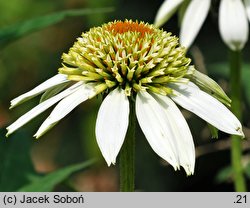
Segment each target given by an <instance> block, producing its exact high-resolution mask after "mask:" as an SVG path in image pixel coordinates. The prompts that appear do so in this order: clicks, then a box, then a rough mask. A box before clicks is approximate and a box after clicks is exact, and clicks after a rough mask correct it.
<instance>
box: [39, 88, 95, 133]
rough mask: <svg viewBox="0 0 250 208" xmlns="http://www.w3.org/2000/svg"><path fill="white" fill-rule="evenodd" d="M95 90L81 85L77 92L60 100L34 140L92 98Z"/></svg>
mask: <svg viewBox="0 0 250 208" xmlns="http://www.w3.org/2000/svg"><path fill="white" fill-rule="evenodd" d="M94 94H95V90H94V88H93V87H92V86H91V85H87V84H82V85H81V86H80V87H79V88H78V89H77V90H75V91H74V92H73V93H71V94H70V95H68V96H67V97H65V98H64V99H63V100H61V101H60V102H59V103H58V104H57V105H56V107H55V108H54V109H53V111H52V112H51V114H50V115H49V117H48V118H47V119H46V120H45V121H44V122H43V123H42V125H41V126H40V128H39V129H38V131H37V132H36V134H35V135H34V136H35V137H36V138H38V137H40V136H42V135H43V134H44V133H46V132H47V131H48V130H49V129H51V128H52V127H53V126H54V125H55V124H56V123H57V122H58V121H59V120H61V119H62V118H64V117H65V116H66V115H67V114H68V113H70V112H71V111H72V110H73V109H74V108H75V107H76V106H78V105H79V104H81V103H82V102H84V101H85V100H87V99H88V98H89V97H92V96H93V95H94Z"/></svg>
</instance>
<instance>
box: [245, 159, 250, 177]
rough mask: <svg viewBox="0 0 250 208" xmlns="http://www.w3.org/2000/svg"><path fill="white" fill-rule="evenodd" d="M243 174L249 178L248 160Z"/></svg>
mask: <svg viewBox="0 0 250 208" xmlns="http://www.w3.org/2000/svg"><path fill="white" fill-rule="evenodd" d="M245 174H246V176H247V177H248V178H249V179H250V161H249V162H248V164H247V165H246V167H245Z"/></svg>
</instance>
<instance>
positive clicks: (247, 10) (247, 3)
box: [244, 0, 250, 21]
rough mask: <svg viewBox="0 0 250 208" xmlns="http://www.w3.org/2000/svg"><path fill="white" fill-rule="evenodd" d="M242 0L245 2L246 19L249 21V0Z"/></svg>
mask: <svg viewBox="0 0 250 208" xmlns="http://www.w3.org/2000/svg"><path fill="white" fill-rule="evenodd" d="M244 2H245V7H246V12H247V16H248V20H249V21H250V0H244Z"/></svg>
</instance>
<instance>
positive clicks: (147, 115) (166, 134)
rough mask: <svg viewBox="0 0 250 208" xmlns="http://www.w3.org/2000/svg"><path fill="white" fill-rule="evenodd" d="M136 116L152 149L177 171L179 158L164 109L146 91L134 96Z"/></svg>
mask: <svg viewBox="0 0 250 208" xmlns="http://www.w3.org/2000/svg"><path fill="white" fill-rule="evenodd" d="M136 116H137V120H138V122H139V124H140V127H141V129H142V131H143V133H144V135H145V137H146V139H147V140H148V142H149V144H150V146H151V147H152V149H153V150H154V151H155V152H156V154H158V155H159V156H160V157H162V158H163V159H164V160H166V161H168V163H170V164H171V165H172V166H173V167H174V169H175V170H177V169H179V166H180V164H179V158H178V149H177V145H176V141H175V140H173V139H169V138H173V137H174V136H173V132H172V131H171V129H170V124H169V121H168V118H167V117H166V115H165V112H164V109H163V108H162V107H161V106H160V105H159V104H158V103H157V101H156V100H155V99H154V98H153V97H152V96H151V95H150V94H149V93H148V92H146V91H140V92H138V93H137V96H136Z"/></svg>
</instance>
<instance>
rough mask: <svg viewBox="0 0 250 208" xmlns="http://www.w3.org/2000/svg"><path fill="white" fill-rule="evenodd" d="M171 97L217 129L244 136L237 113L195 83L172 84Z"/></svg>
mask: <svg viewBox="0 0 250 208" xmlns="http://www.w3.org/2000/svg"><path fill="white" fill-rule="evenodd" d="M171 88H172V89H173V90H174V95H171V98H172V99H173V100H174V101H175V102H176V103H178V104H179V105H180V106H182V107H183V108H185V109H187V110H189V111H191V112H193V113H194V114H196V115H197V116H199V117H200V118H202V119H204V120H205V121H207V122H208V123H210V124H212V125H213V126H214V127H216V128H217V129H219V130H221V131H224V132H226V133H229V134H235V135H239V136H242V137H244V134H243V132H242V126H241V123H240V122H239V120H238V119H237V118H236V117H235V115H234V114H233V113H232V112H230V111H229V110H228V109H227V108H226V107H225V106H224V105H223V104H222V103H220V102H219V101H218V100H216V99H215V98H213V97H212V96H211V95H209V94H207V93H205V92H203V91H202V90H200V89H199V88H197V86H196V85H194V84H193V83H191V82H190V83H189V84H171Z"/></svg>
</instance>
